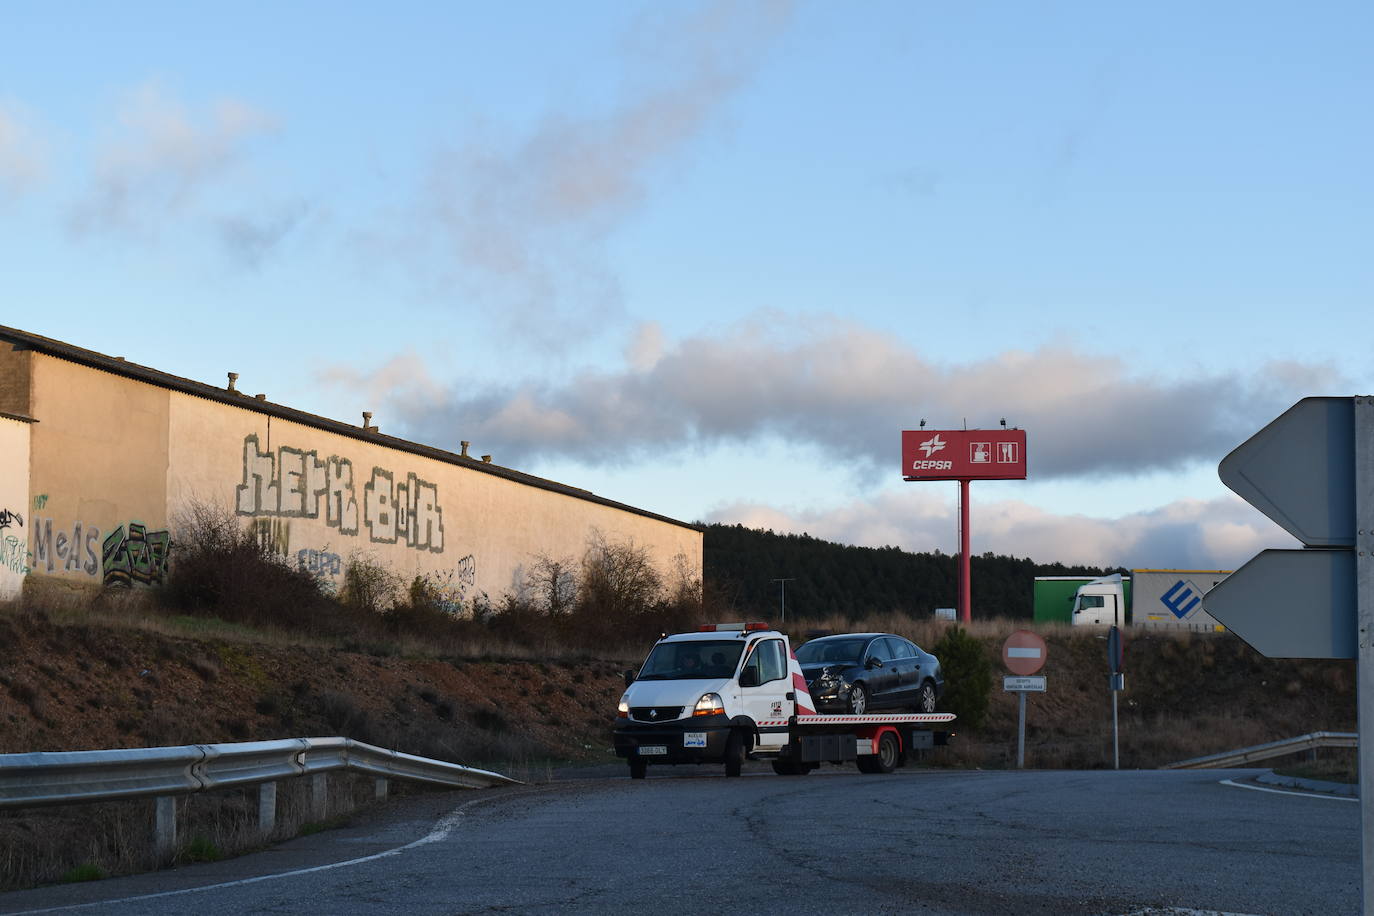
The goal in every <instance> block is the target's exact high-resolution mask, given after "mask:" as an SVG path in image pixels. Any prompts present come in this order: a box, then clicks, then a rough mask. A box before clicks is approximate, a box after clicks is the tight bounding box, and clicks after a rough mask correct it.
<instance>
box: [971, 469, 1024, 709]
mask: <svg viewBox="0 0 1374 916" xmlns="http://www.w3.org/2000/svg"><path fill="white" fill-rule="evenodd" d="M972 594H973V590H972V589H971V588H970V587H969V560H968V478H967V477H962V478H960V479H959V619H960V620H962V621H963V622H964V623H969V622H971V621H972V620H973V601H972ZM1025 700H1026V696H1025V694H1022V695H1021V702H1022V703H1024V702H1025Z"/></svg>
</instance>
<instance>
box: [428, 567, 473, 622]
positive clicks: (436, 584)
mask: <svg viewBox="0 0 1374 916" xmlns="http://www.w3.org/2000/svg"><path fill="white" fill-rule="evenodd" d="M429 581H430V585H431V586H432V587H433V589H434V596H435V598H436V599H437V600H438V602H439V609H440V610H442V611H443V612H444V613H445V614H448V615H450V616H452V617H466V616H469V613H468V610H465V607H464V604H463V602H465V601H467V600H468V598H469V597H470V596H471V594H472V591H473V586H475V585H476V584H477V558H476V557H474V556H473V555H472V554H468V555H467V556H465V557H463V558H462V559H461V560H459V561H458V564H457V565H456V566H455V567H454V568H453V569H449V570H445V571H444V572H442V573H436V574H434V575H432V576H430V577H429Z"/></svg>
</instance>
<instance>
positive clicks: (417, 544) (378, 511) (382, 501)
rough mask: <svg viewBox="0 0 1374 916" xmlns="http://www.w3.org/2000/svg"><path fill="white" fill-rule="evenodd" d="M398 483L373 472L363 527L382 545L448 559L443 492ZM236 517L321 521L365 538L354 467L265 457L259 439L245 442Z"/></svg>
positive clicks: (292, 455) (310, 458) (299, 454)
mask: <svg viewBox="0 0 1374 916" xmlns="http://www.w3.org/2000/svg"><path fill="white" fill-rule="evenodd" d="M398 477H399V475H397V474H394V473H393V472H392V471H390V470H387V469H386V468H381V467H374V468H373V469H372V476H371V478H370V479H369V480H368V481H367V483H366V484H364V485H363V499H362V519H361V521H362V524H363V525H365V526H366V527H367V533H368V538H369V539H370V540H371V541H373V542H374V543H378V544H397V543H404V544H405V545H406V546H408V547H412V548H414V549H416V550H428V551H430V552H432V553H443V551H444V519H443V515H444V512H443V508H442V507H441V506H440V505H439V487H438V485H437V484H433V483H430V482H429V481H427V480H423V479H421V478H420V477H419V476H418V475H416V474H414V473H409V474H407V475H406V476H405V477H404V479H402V480H398ZM234 500H235V502H234V511H235V512H237V513H238V514H239V515H248V516H253V517H255V518H261V517H276V518H314V519H317V518H320V516H321V508H320V504H321V503H323V504H324V508H323V515H324V520H325V524H327V525H328V526H330V527H331V528H337V529H339V533H340V534H349V535H356V534H358V532H359V512H358V498H357V493H356V490H355V486H354V478H353V462H351V461H349V460H348V459H347V458H341V457H339V456H338V455H330V456H329V457H328V458H324V459H321V458H320V457H319V455H318V454H317V453H316V452H314V451H313V450H312V451H305V450H302V449H296V448H291V447H290V446H285V445H283V446H279V447H278V448H277V450H276V453H275V454H273V453H272V452H264V451H262V449H261V443H260V441H259V439H258V436H257V434H256V433H251V434H249V435H247V436H245V437H244V438H243V480H242V482H241V483H240V484H239V485H238V486H237V487H236V488H235V491H234Z"/></svg>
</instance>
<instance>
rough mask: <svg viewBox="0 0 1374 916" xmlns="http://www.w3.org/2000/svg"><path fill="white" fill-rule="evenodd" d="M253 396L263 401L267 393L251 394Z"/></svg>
mask: <svg viewBox="0 0 1374 916" xmlns="http://www.w3.org/2000/svg"><path fill="white" fill-rule="evenodd" d="M253 397H255V398H257V399H258V400H259V401H265V400H267V395H265V394H255V395H253Z"/></svg>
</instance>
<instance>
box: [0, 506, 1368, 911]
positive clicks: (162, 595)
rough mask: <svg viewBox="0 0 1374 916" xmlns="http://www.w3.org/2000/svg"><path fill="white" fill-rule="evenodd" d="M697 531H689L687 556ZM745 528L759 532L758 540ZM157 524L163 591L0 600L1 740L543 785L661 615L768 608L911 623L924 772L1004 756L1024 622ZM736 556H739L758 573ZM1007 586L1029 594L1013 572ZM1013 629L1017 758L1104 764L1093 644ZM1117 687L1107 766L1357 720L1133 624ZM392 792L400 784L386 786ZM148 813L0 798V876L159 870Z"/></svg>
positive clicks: (727, 616) (1078, 636) (224, 524)
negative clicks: (259, 750)
mask: <svg viewBox="0 0 1374 916" xmlns="http://www.w3.org/2000/svg"><path fill="white" fill-rule="evenodd" d="M714 530H715V527H714V526H713V527H712V528H710V529H708V531H707V543H708V557H709V555H710V551H711V546H710V545H711V543H712V540H711V539H712V536H713V535H712V532H713V531H714ZM759 534H760V535H761V536H760V538H758V539H757V542H758V543H760V544H768V543H773V542H774V541H773V539H775V538H776V537H777V536H775V535H769V534H767V533H759ZM173 535H174V543H173V554H172V557H173V562H172V564H171V568H170V573H169V576H170V578H169V581H168V583H167V584H166V586H164V587H163V588H162V589H158V590H135V591H129V590H111V591H106V592H102V593H99V594H78V593H72V592H65V591H55V590H43V589H33V590H31V591H30V592H28V593H26V595H25V596H24V598H23V599H22V600H19V601H14V602H11V603H9V604H8V605H3V606H0V644H4V645H5V646H6V647H7V652H6V653H5V655H4V657H3V658H0V753H15V752H23V751H39V750H42V751H53V750H74V749H95V748H106V747H140V746H159V745H179V744H201V743H220V742H230V741H248V740H267V739H273V738H284V737H297V736H302V735H345V736H347V737H350V738H354V739H356V740H359V741H364V742H367V743H370V744H376V745H379V746H384V747H392V748H396V749H399V750H402V751H406V752H408V753H414V754H420V755H423V756H430V757H436V758H439V759H444V760H450V761H454V762H458V763H463V764H467V765H474V766H480V767H484V768H488V769H494V770H497V771H499V772H503V773H506V774H507V775H511V776H514V777H515V778H518V779H522V780H525V781H540V780H547V779H549V778H550V777H551V774H552V772H553V769H554V768H555V767H557V766H560V765H563V764H566V763H570V762H577V763H581V764H588V763H604V764H619V761H617V759H616V758H615V757H614V756H613V754H612V753H611V752H610V750H609V748H610V740H609V737H610V727H611V720H612V716H613V710H614V707H615V702H616V699H617V698H618V696H619V695H620V692H621V691H622V690H623V682H622V680H621V672H622V671H623V670H624V669H625V668H627V667H631V666H633V665H636V664H638V662H639V661H640V660H641V659H642V658H643V656H644V654H645V652H646V651H647V650H648V648H649V647H650V645H651V644H652V643H653V641H654V640H655V639H656V638H657V637H658V635H659V633H660V632H674V631H682V630H686V629H692V628H694V627H695V626H697V625H698V624H699V623H701V622H706V621H713V622H722V621H731V620H757V619H764V620H771V622H773V623H774V624H775V625H778V626H780V627H781V628H782V629H784V630H785V631H787V632H788V633H789V635H790V636H791V637H792V639H793V641H794V643H800V642H803V641H805V639H807V638H809V637H810V636H812V635H816V634H818V633H821V632H859V631H882V632H893V633H897V634H900V635H902V636H906V637H907V638H910V639H912V640H913V641H914V642H916V643H917V644H919V645H921V646H922V647H923V648H926V649H928V650H930V651H932V652H934V653H935V654H936V655H937V656H938V657H939V658H940V659H941V661H942V665H943V668H944V672H945V677H946V681H947V690H946V694H945V696H944V698H943V701H942V708H943V709H945V710H948V711H953V712H955V713H956V714H957V715H958V716H959V718H958V719H957V720H956V722H955V723H954V726H953V730H954V732H955V738H954V740H953V741H952V743H951V744H950V746H949V747H947V748H940V749H936V750H934V751H931V752H927V754H926V757H925V758H924V761H923V763H924V764H925V765H932V766H957V767H982V768H1005V767H1009V766H1014V765H1015V753H1016V727H1017V715H1016V700H1015V696H1014V695H1012V694H1008V693H1005V692H1004V691H1002V689H1001V683H1000V680H999V679H1000V677H1001V675H1002V673H1003V670H1002V665H1001V660H1000V653H1001V645H1002V642H1003V640H1005V638H1006V636H1007V635H1008V634H1009V633H1010V632H1011V631H1012V630H1015V629H1018V628H1021V627H1030V626H1032V624H1030V622H1029V621H1027V620H1026V619H1024V618H1019V619H1018V618H1015V617H1002V616H999V617H996V618H991V619H978V620H975V621H973V622H972V623H969V624H955V623H953V622H950V621H944V620H936V619H934V618H933V617H931V616H930V615H929V611H926V612H924V613H921V614H913V613H911V612H909V611H906V610H901V609H894V608H892V607H888V608H886V609H885V610H882V611H881V612H873V611H870V612H868V613H857V614H851V613H843V612H839V611H835V612H829V613H821V612H820V611H819V609H817V608H814V607H812V608H809V609H807V610H809V613H799V611H800V610H801V608H797V609H795V610H794V603H793V588H792V587H790V586H791V583H789V589H788V605H787V606H788V612H789V613H788V618H787V620H786V622H785V623H782V622H780V621H778V620H777V619H776V618H774V617H773V615H772V613H771V607H772V605H771V601H770V602H768V603H766V604H765V605H763V606H761V607H755V606H751V605H747V604H736V603H735V601H734V600H733V599H732V598H731V594H732V586H731V581H732V580H729V579H728V578H727V579H723V580H721V581H715V580H712V579H710V578H708V581H707V582H706V583H705V584H703V582H702V581H701V577H700V575H699V574H698V573H697V571H694V570H692V569H690V568H689V567H687V565H686V564H685V563H680V564H677V565H676V567H675V568H673V569H672V570H671V571H670V572H669V573H668V574H666V575H665V574H663V573H662V572H661V571H660V570H658V569H657V568H655V567H654V566H653V565H652V564H651V563H650V562H649V558H648V556H647V554H646V553H645V552H644V551H643V550H642V549H640V548H638V547H637V546H636V545H634V544H631V543H617V542H612V541H608V540H607V539H605V538H602V537H594V538H592V539H591V541H590V542H589V543H588V544H587V545H586V546H585V549H584V551H583V554H582V555H581V556H577V557H536V558H532V560H531V562H530V564H529V567H528V571H527V573H526V576H525V578H524V581H523V582H521V583H520V586H519V588H517V589H516V590H515V592H514V593H513V594H509V595H501V596H495V597H490V596H485V595H468V594H463V595H457V594H455V591H454V589H453V588H452V583H449V582H443V581H436V580H433V579H427V578H424V577H420V578H412V579H409V580H405V579H401V578H399V577H396V576H395V575H394V574H393V573H391V572H390V570H388V569H387V568H385V567H383V566H381V565H380V564H378V563H377V562H375V561H373V560H372V559H371V558H369V557H368V556H367V555H366V554H359V555H355V556H353V557H350V558H349V560H348V562H347V565H346V568H345V571H344V575H343V576H342V577H341V583H342V584H341V585H340V586H339V587H337V588H336V587H333V582H332V580H326V579H321V578H320V577H318V576H313V575H311V574H310V573H309V572H308V571H305V570H302V569H300V568H299V567H297V566H295V565H293V564H292V563H291V562H289V561H288V560H287V558H285V557H283V556H281V555H280V554H279V553H277V552H276V551H275V550H274V549H273V548H272V546H271V542H270V539H264V538H261V537H259V536H258V533H257V532H255V531H254V530H253V529H252V528H246V529H245V528H243V527H241V522H240V520H238V519H236V518H234V517H233V516H231V515H226V514H224V513H220V512H216V511H213V510H207V509H196V510H194V511H193V512H192V513H190V514H189V516H188V517H187V518H185V519H182V520H179V522H178V524H177V525H176V526H175V527H174V529H173ZM765 535H766V536H765ZM816 543H817V544H819V543H821V542H816ZM804 546H806V549H807V550H810V549H812V547H813V546H814V545H804ZM830 546H831V547H834V548H836V549H837V550H840V551H842V552H843V551H845V550H848V548H841V547H839V545H830ZM756 562H757V563H759V564H760V565H758V566H757V567H756V569H767V570H768V571H769V572H770V573H773V574H776V573H777V572H778V571H779V567H777V566H776V565H773V564H771V563H768V562H765V561H764V560H756ZM707 565H708V575H709V570H710V568H711V563H710V561H709V559H708V564H707ZM793 571H795V570H794V569H791V568H789V569H784V570H782V572H783V573H785V574H787V575H790V574H791V573H792V572H793ZM1022 587H1023V589H1024V591H1025V592H1026V594H1027V595H1029V592H1030V576H1029V574H1028V575H1027V577H1026V579H1025V580H1024V582H1023V583H1022ZM979 594H981V591H980V589H979V588H978V587H977V586H975V597H977V596H978V595H979ZM937 600H939V599H937ZM918 601H925V597H924V596H922V597H920V598H919V599H918ZM803 607H804V606H803ZM869 607H870V608H882V607H884V606H883V605H877V604H873V605H869ZM1034 629H1036V630H1037V631H1038V632H1040V634H1041V635H1042V636H1044V637H1045V639H1046V640H1047V642H1048V643H1049V646H1050V652H1049V658H1048V661H1047V664H1046V667H1045V669H1044V670H1043V671H1042V673H1043V674H1045V675H1046V676H1047V678H1048V685H1049V689H1048V690H1047V692H1046V693H1044V694H1032V695H1030V697H1029V699H1028V703H1027V707H1028V709H1027V722H1026V741H1027V745H1026V746H1027V755H1026V756H1027V766H1028V767H1032V768H1058V767H1074V768H1079V767H1082V768H1101V767H1109V766H1111V760H1112V756H1111V754H1112V734H1111V713H1110V710H1111V696H1110V694H1109V692H1108V690H1107V667H1106V646H1105V640H1104V639H1103V638H1102V636H1101V634H1100V633H1097V632H1094V631H1090V630H1084V629H1075V628H1072V627H1068V626H1065V625H1052V626H1035V627H1034ZM1126 679H1127V689H1126V691H1125V692H1124V693H1122V694H1121V695H1120V746H1121V761H1122V766H1123V767H1124V768H1137V767H1154V766H1159V765H1162V764H1164V763H1168V762H1171V761H1177V760H1183V759H1187V758H1190V757H1196V756H1200V755H1202V754H1207V753H1213V752H1218V751H1224V750H1232V749H1235V748H1239V747H1245V746H1249V745H1253V744H1260V743H1263V742H1266V741H1272V740H1277V739H1280V738H1289V737H1293V736H1295V735H1299V734H1304V733H1306V732H1310V731H1316V730H1332V731H1347V730H1353V729H1354V723H1355V693H1354V685H1355V680H1354V665H1353V663H1349V662H1336V661H1283V660H1273V659H1265V658H1262V657H1261V656H1259V655H1257V654H1256V653H1254V652H1253V651H1252V650H1250V649H1249V648H1248V647H1247V646H1246V645H1245V644H1244V643H1242V642H1240V641H1239V640H1238V639H1236V638H1235V637H1234V636H1232V635H1230V634H1226V633H1217V634H1189V633H1177V634H1168V633H1151V634H1133V635H1132V638H1131V640H1130V642H1129V644H1128V645H1127V648H1126ZM1276 763H1280V764H1281V763H1282V761H1277V762H1276ZM1341 763H1342V758H1341V755H1339V754H1329V753H1323V754H1322V755H1320V756H1309V757H1308V758H1307V759H1303V760H1298V761H1296V765H1298V766H1308V767H1313V768H1315V769H1313V770H1311V772H1324V773H1325V772H1331V771H1333V770H1339V769H1341ZM1319 778H1320V777H1319ZM1331 778H1339V777H1331ZM331 782H337V786H336V787H335V788H334V789H333V791H335V792H336V793H338V806H339V807H338V810H339V811H347V810H350V809H352V808H353V807H354V806H355V805H364V806H365V805H366V804H368V803H369V802H368V801H367V799H368V797H369V790H370V788H371V786H370V781H369V780H364V781H362V782H361V783H359V782H357V781H356V780H353V779H351V778H342V777H341V778H340V779H338V780H337V781H335V780H331ZM303 791H304V788H303V787H297V786H294V784H293V783H291V782H287V783H283V784H282V787H281V790H280V793H281V794H280V795H279V800H280V802H281V805H282V811H281V813H280V814H279V818H278V830H277V833H276V834H274V838H280V837H284V836H289V835H293V834H294V833H297V832H299V831H301V830H311V829H316V828H317V827H318V826H319V825H312V824H310V822H309V821H308V820H307V818H306V806H305V804H304V801H303V796H301V797H300V798H297V797H296V796H295V795H294V794H293V793H296V792H303ZM392 791H393V793H398V792H410V791H421V790H414V789H410V788H406V787H402V786H400V785H399V784H393V789H392ZM151 804H152V803H151V801H129V802H121V803H117V804H108V805H87V806H79V807H71V808H52V809H36V810H28V811H19V812H5V813H3V814H0V888H14V887H21V886H29V885H32V884H34V883H41V882H51V881H58V880H71V881H75V880H94V879H97V878H99V877H102V876H104V875H112V874H121V873H127V872H129V871H135V870H141V869H146V868H149V867H156V866H157V865H159V864H168V863H159V862H157V861H156V860H155V856H154V854H153V852H152V850H151V847H150V830H149V825H150V823H151ZM343 816H346V815H343ZM179 817H180V818H181V819H182V823H181V826H180V831H179V833H180V835H181V837H182V838H183V848H182V849H181V850H180V851H179V852H178V854H177V855H178V859H177V861H192V860H199V861H205V860H208V859H211V858H213V857H215V856H220V855H226V856H227V855H233V854H238V853H241V852H243V851H245V850H250V849H253V848H257V847H258V846H260V845H261V844H262V843H263V842H264V840H263V839H262V838H260V837H258V836H257V835H256V832H255V830H254V822H255V795H254V794H253V793H252V792H251V791H248V792H240V793H224V794H223V795H222V796H216V797H209V796H205V795H197V796H193V797H190V798H188V799H187V800H186V801H185V802H184V803H183V805H182V807H181V811H180V813H179Z"/></svg>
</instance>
